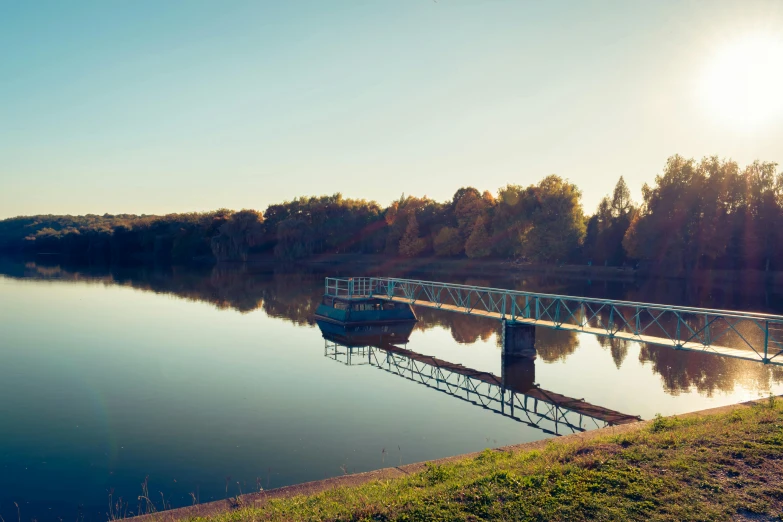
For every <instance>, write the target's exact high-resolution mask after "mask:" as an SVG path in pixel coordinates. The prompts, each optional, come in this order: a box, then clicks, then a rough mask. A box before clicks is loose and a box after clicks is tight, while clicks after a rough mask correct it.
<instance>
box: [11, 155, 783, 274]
mask: <svg viewBox="0 0 783 522" xmlns="http://www.w3.org/2000/svg"><path fill="white" fill-rule="evenodd" d="M781 234H783V173H778V172H777V164H775V163H771V162H760V161H755V162H753V163H752V164H750V165H747V166H745V167H743V168H741V167H740V166H739V165H738V164H737V163H736V162H734V161H732V160H721V159H719V158H717V157H709V158H704V159H702V160H700V161H696V160H694V159H686V158H683V157H681V156H673V157H671V158H669V159H668V160H667V162H666V165H665V167H664V169H663V172H662V173H661V174H659V175H657V176H656V177H655V180H654V183H653V184H652V185H648V184H645V185H644V187H643V188H642V199H641V201H639V202H635V201H634V200H633V199H632V197H631V193H630V190H629V189H628V186H627V184H626V183H625V181H624V179H623V178H622V177H621V178H620V179H619V180H618V181H617V183H616V185H615V186H614V189H613V190H612V191H611V193H610V194H607V196H606V197H604V198H603V199H602V200H601V202H600V204H599V205H598V208H597V209H596V210H595V212H594V213H592V214H590V215H586V214H585V212H584V209H583V207H582V203H581V191H580V190H579V188H578V187H576V186H575V185H574V184H572V183H570V182H569V181H568V180H565V179H563V178H561V177H559V176H556V175H550V176H547V177H545V178H544V179H542V180H541V181H540V182H538V183H536V184H532V185H529V186H526V187H525V186H521V185H514V184H509V185H506V186H505V187H502V188H500V189H499V190H498V191H497V192H496V193H495V194H492V193H490V192H489V191H484V192H481V191H479V190H478V189H476V188H473V187H465V188H460V189H459V190H457V191H456V192H455V194H454V196H453V197H452V198H451V200H449V201H444V202H439V201H435V200H433V199H430V198H428V197H426V196H425V197H415V196H405V195H403V196H401V197H400V198H399V199H398V200H397V201H394V202H393V203H392V204H391V205H389V206H388V207H386V208H382V207H381V206H379V205H378V204H377V203H376V202H374V201H365V200H361V199H349V198H344V197H343V196H342V195H341V194H339V193H338V194H335V195H332V196H320V197H303V198H297V199H294V200H293V201H286V202H284V203H278V204H272V205H269V206H268V207H267V209H266V210H265V211H264V212H259V211H256V210H242V211H238V212H235V211H231V210H226V209H221V210H218V211H214V212H206V213H187V214H170V215H166V216H136V215H108V214H107V215H103V216H97V215H86V216H52V215H46V216H29V217H17V218H10V219H6V220H3V221H0V251H4V252H17V253H39V254H40V253H54V254H59V255H61V256H65V257H66V258H67V259H69V260H71V261H86V262H105V263H123V262H127V261H154V262H169V263H190V262H193V261H203V262H215V261H244V260H247V259H248V256H250V255H253V254H264V253H266V254H271V255H274V256H275V257H276V258H278V259H281V260H297V259H304V258H309V257H313V256H317V255H320V254H326V253H357V254H384V255H388V256H393V257H397V256H399V257H411V258H412V257H440V258H459V257H467V258H471V259H481V258H495V259H504V260H515V261H518V262H531V263H548V264H551V263H587V264H596V265H607V266H637V265H638V264H642V265H648V266H657V267H659V268H661V269H665V270H669V271H676V272H678V273H686V274H687V273H689V272H690V271H692V270H694V269H698V268H724V269H763V270H770V269H772V270H781V269H783V261H782V260H783V244H781V243H782V242H781V241H780V240H781V239H783V238H781V237H780V236H781Z"/></svg>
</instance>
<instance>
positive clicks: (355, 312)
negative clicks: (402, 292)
mask: <svg viewBox="0 0 783 522" xmlns="http://www.w3.org/2000/svg"><path fill="white" fill-rule="evenodd" d="M315 318H316V319H317V320H320V321H330V322H337V323H346V324H354V323H365V324H384V323H403V322H410V321H414V322H415V321H416V314H415V313H414V312H413V307H411V305H410V304H408V303H401V302H396V301H387V300H385V299H380V298H377V297H336V296H330V295H326V296H324V298H323V300H322V301H321V304H320V305H318V308H317V309H316V311H315Z"/></svg>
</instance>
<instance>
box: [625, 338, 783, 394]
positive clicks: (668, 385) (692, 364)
mask: <svg viewBox="0 0 783 522" xmlns="http://www.w3.org/2000/svg"><path fill="white" fill-rule="evenodd" d="M639 361H640V362H642V363H650V364H652V367H653V371H655V373H657V374H659V375H660V376H661V380H662V381H663V385H664V387H665V389H666V391H667V392H668V393H671V394H672V395H679V394H680V393H682V392H687V391H690V390H693V389H696V390H698V391H699V392H700V393H702V394H704V395H707V396H708V397H711V396H712V394H713V393H714V392H715V391H720V392H726V393H728V392H731V391H733V390H734V387H735V386H736V385H742V386H744V387H746V388H748V389H753V390H768V389H769V387H770V385H771V384H772V383H780V382H783V368H781V367H778V366H765V365H761V364H759V363H756V362H753V361H744V360H742V359H732V358H729V357H718V356H715V355H711V354H708V353H700V352H690V351H685V350H673V349H672V348H667V347H665V346H653V345H647V344H643V345H641V350H640V352H639Z"/></svg>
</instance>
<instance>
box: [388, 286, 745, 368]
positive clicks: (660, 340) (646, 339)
mask: <svg viewBox="0 0 783 522" xmlns="http://www.w3.org/2000/svg"><path fill="white" fill-rule="evenodd" d="M373 297H375V298H378V299H385V300H387V301H398V302H401V303H410V304H411V305H414V306H425V307H427V308H435V309H440V310H448V311H452V312H459V313H463V314H469V315H475V316H477V317H488V318H491V319H498V320H502V319H507V317H504V316H503V315H502V314H501V313H499V312H489V311H486V310H481V309H468V308H466V307H461V306H456V305H451V304H439V303H434V302H432V301H424V300H419V299H416V300H411V299H407V298H405V297H389V296H387V295H382V294H374V295H373ZM514 322H515V323H520V324H530V325H534V326H544V327H547V328H552V329H556V330H568V331H571V332H583V333H590V334H594V335H600V336H603V337H613V338H616V339H624V340H627V341H635V342H641V343H649V344H658V345H663V346H668V347H670V348H677V349H680V350H690V351H699V352H705V351H706V352H714V353H716V354H718V355H724V356H727V357H734V358H737V359H747V360H751V361H758V360H759V355H758V354H757V353H756V352H754V351H752V350H741V349H738V348H730V347H727V346H714V345H709V346H705V345H704V344H702V343H695V342H684V343H682V344H680V345H677V344H676V342H674V341H673V340H671V339H667V338H665V337H656V336H651V335H638V334H633V333H631V332H623V331H618V332H614V333H613V334H611V335H610V334H608V333H607V331H606V330H605V329H603V328H592V327H590V326H579V325H576V324H568V323H555V322H554V321H547V320H543V319H538V320H536V319H527V318H524V317H516V318H515V319H514Z"/></svg>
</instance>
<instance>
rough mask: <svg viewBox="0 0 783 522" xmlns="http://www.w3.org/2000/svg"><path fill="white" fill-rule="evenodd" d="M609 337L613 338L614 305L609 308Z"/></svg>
mask: <svg viewBox="0 0 783 522" xmlns="http://www.w3.org/2000/svg"><path fill="white" fill-rule="evenodd" d="M608 326H609V337H614V305H611V306H610V308H609V324H608Z"/></svg>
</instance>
